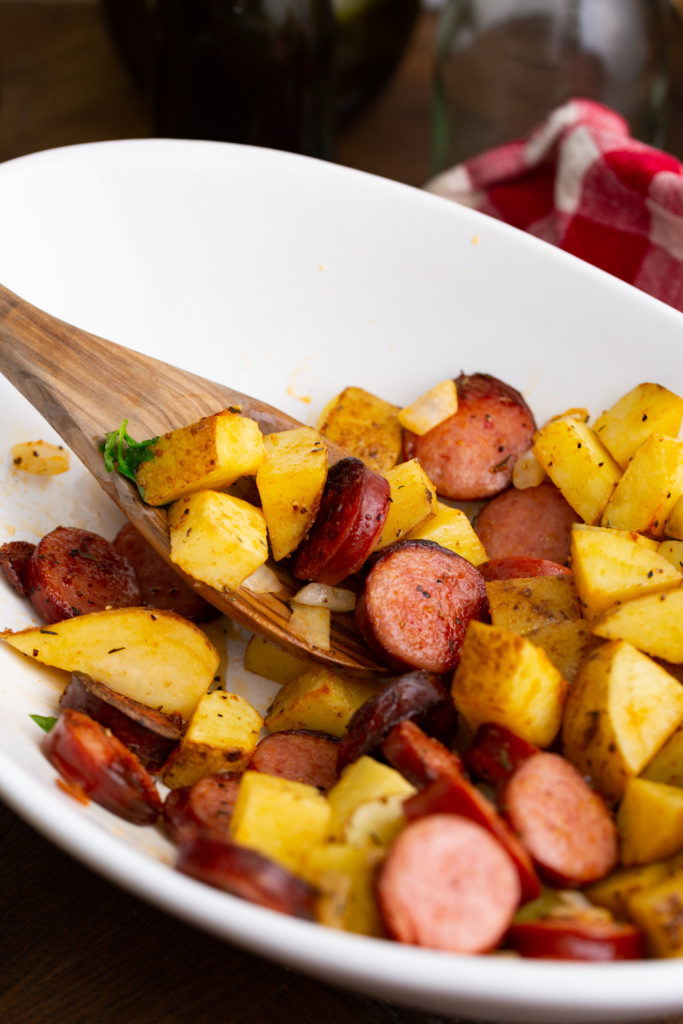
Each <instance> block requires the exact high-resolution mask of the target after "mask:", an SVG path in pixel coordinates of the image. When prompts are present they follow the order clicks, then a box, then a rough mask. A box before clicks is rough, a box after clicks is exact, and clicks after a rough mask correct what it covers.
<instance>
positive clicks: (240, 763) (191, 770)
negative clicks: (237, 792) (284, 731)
mask: <svg viewBox="0 0 683 1024" xmlns="http://www.w3.org/2000/svg"><path fill="white" fill-rule="evenodd" d="M262 726H263V719H262V718H261V715H260V714H259V713H258V711H257V710H256V708H253V707H252V706H251V704H250V703H249V702H248V701H247V700H245V699H244V697H240V695H239V694H237V693H228V692H227V691H226V690H212V692H211V693H205V694H204V696H203V697H201V698H200V700H199V703H198V704H197V707H196V708H195V709H194V711H193V713H192V718H191V719H190V721H189V722H188V725H187V729H186V730H185V734H184V735H183V737H182V739H181V741H180V744H179V746H178V748H177V750H176V751H174V753H173V754H172V755H171V758H170V761H169V763H168V765H167V766H166V767H165V769H164V776H163V778H164V783H165V784H166V785H167V786H168V787H169V789H178V788H179V787H180V786H191V785H193V783H195V782H196V781H197V780H198V779H201V778H203V777H204V776H205V775H215V774H216V773H217V772H242V771H244V770H245V768H246V767H247V764H248V763H249V759H250V757H251V755H252V753H253V751H254V747H255V746H256V744H257V742H258V737H259V733H260V732H261V728H262Z"/></svg>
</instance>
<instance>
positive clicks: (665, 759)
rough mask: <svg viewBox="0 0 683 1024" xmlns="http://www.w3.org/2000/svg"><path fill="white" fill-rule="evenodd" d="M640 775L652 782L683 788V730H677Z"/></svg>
mask: <svg viewBox="0 0 683 1024" xmlns="http://www.w3.org/2000/svg"><path fill="white" fill-rule="evenodd" d="M640 774H641V778H643V779H650V780H651V781H652V782H665V783H666V784H667V786H680V787H681V788H683V728H680V727H679V728H678V729H676V731H675V733H674V734H673V735H672V736H670V737H669V739H668V740H667V741H666V743H665V744H664V746H663V747H661V748H660V750H658V751H657V753H656V754H655V756H654V757H653V758H652V760H651V761H650V762H649V763H648V764H647V765H646V766H645V768H644V769H643V771H642V772H641V773H640Z"/></svg>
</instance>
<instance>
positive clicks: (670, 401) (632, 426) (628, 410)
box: [594, 384, 683, 466]
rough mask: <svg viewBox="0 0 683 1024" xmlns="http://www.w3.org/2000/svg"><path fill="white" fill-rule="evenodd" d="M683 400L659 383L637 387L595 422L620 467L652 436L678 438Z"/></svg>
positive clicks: (601, 437)
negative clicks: (664, 435)
mask: <svg viewBox="0 0 683 1024" xmlns="http://www.w3.org/2000/svg"><path fill="white" fill-rule="evenodd" d="M682 418H683V399H682V398H679V397H678V395H675V394H674V393H673V392H672V391H667V389H666V388H663V387H662V386H661V385H660V384H638V386H637V387H635V388H633V389H632V390H631V391H629V392H628V393H627V394H625V395H623V397H622V398H620V399H619V401H618V402H616V403H615V404H614V405H613V406H612V407H611V408H610V409H608V410H607V412H603V414H602V416H599V417H598V419H597V420H596V421H595V427H594V430H595V432H596V434H597V435H598V437H599V438H600V440H601V441H602V443H603V444H604V446H605V448H607V450H608V451H609V452H611V453H612V455H613V456H614V458H615V459H616V461H617V462H618V463H619V465H620V466H626V464H627V463H628V461H629V459H630V458H631V456H632V455H633V453H634V452H635V451H636V449H637V448H640V446H641V444H643V442H644V441H646V440H647V439H648V437H650V436H651V435H652V434H667V435H668V436H669V437H678V432H679V430H680V429H681V419H682Z"/></svg>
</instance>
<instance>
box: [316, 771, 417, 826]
mask: <svg viewBox="0 0 683 1024" xmlns="http://www.w3.org/2000/svg"><path fill="white" fill-rule="evenodd" d="M415 792H416V789H415V787H414V786H412V785H411V784H410V783H409V782H408V780H407V779H405V778H404V777H403V775H401V773H400V772H397V771H396V769H395V768H390V767H389V765H386V764H382V763H381V762H380V761H376V760H375V759H374V758H372V757H368V756H367V755H365V754H364V755H363V756H362V757H359V758H358V760H357V761H354V762H353V763H352V764H350V765H349V766H348V767H347V768H345V769H344V771H343V772H342V777H341V779H340V780H339V782H337V783H335V785H334V786H333V787H332V789H331V790H330V791H329V792H328V794H327V799H328V801H329V804H330V809H331V814H330V822H329V837H330V838H331V839H333V840H345V841H347V842H348V841H349V837H348V836H347V834H346V830H347V828H349V826H350V822H351V819H352V817H353V815H354V813H355V812H356V811H357V809H358V808H359V807H360V806H361V805H362V804H366V803H367V802H368V801H378V800H381V799H382V798H383V797H389V796H398V797H400V798H401V803H402V801H403V800H407V799H408V797H409V796H413V794H414V793H415ZM389 807H390V810H391V812H392V814H393V816H394V817H395V816H396V814H397V813H398V814H401V815H402V811H400V807H399V808H397V806H396V803H395V802H394V804H390V805H389ZM373 811H375V812H376V808H373ZM357 824H358V823H357ZM351 831H352V833H353V831H354V830H353V827H352V828H351ZM367 834H368V833H367V832H365V831H364V830H363V831H362V835H361V831H359V830H358V828H357V827H356V830H355V838H356V840H359V843H358V845H366V837H367ZM380 845H381V844H380Z"/></svg>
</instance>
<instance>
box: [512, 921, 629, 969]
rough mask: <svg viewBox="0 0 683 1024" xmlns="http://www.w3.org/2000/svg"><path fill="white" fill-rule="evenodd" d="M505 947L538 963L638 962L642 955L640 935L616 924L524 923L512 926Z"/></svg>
mask: <svg viewBox="0 0 683 1024" xmlns="http://www.w3.org/2000/svg"><path fill="white" fill-rule="evenodd" d="M506 945H508V946H510V948H511V949H515V950H516V951H517V952H518V953H519V954H520V955H521V956H527V957H536V958H540V959H542V960H591V961H598V962H604V961H607V960H642V959H643V957H644V956H645V954H646V948H645V936H644V935H643V933H642V932H641V931H640V930H639V929H638V928H636V927H635V925H632V924H626V923H622V922H617V921H582V920H574V919H569V920H564V919H562V920H561V919H558V920H553V919H552V918H546V919H544V920H541V921H524V922H520V923H518V924H513V925H512V927H511V928H510V930H509V931H508V933H507V936H506Z"/></svg>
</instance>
